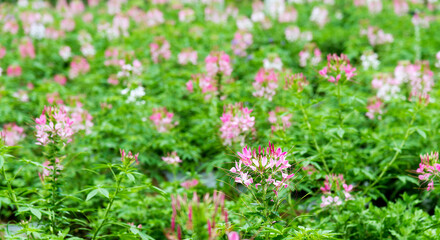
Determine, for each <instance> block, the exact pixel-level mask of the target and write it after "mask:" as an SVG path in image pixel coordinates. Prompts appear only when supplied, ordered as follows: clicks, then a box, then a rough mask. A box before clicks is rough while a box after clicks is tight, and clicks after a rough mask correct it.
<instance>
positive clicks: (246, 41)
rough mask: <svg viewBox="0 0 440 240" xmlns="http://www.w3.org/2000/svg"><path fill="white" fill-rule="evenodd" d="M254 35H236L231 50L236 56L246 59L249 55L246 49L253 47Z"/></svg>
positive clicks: (237, 33)
mask: <svg viewBox="0 0 440 240" xmlns="http://www.w3.org/2000/svg"><path fill="white" fill-rule="evenodd" d="M252 42H253V40H252V34H251V33H248V32H245V31H238V32H236V33H235V34H234V39H233V40H232V46H231V49H232V51H233V52H234V54H235V55H237V56H240V57H244V56H246V55H247V53H246V49H247V48H249V46H250V45H252Z"/></svg>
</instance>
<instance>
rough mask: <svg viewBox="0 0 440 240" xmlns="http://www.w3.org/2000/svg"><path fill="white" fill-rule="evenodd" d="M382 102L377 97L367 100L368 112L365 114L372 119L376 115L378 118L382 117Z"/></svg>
mask: <svg viewBox="0 0 440 240" xmlns="http://www.w3.org/2000/svg"><path fill="white" fill-rule="evenodd" d="M382 108H383V102H382V101H381V100H380V99H379V98H377V97H376V98H372V99H370V100H369V105H368V106H367V109H368V112H367V113H366V114H365V115H366V116H367V117H368V118H369V119H374V118H375V117H376V115H377V116H378V119H381V118H382V116H381V115H382V113H383V110H382Z"/></svg>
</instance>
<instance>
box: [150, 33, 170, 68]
mask: <svg viewBox="0 0 440 240" xmlns="http://www.w3.org/2000/svg"><path fill="white" fill-rule="evenodd" d="M150 54H151V59H152V60H153V62H154V63H159V62H160V61H161V59H165V60H168V59H169V58H170V57H171V51H170V43H169V42H168V41H167V40H166V39H165V38H164V37H156V38H154V41H153V42H152V43H151V44H150Z"/></svg>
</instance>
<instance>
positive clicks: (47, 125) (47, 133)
mask: <svg viewBox="0 0 440 240" xmlns="http://www.w3.org/2000/svg"><path fill="white" fill-rule="evenodd" d="M35 123H36V125H35V128H36V130H37V132H36V135H35V136H36V137H37V143H36V144H37V145H47V144H57V143H63V145H66V144H67V143H69V142H71V141H72V136H73V133H74V131H73V130H72V128H71V126H72V124H73V121H72V120H71V119H70V117H69V116H68V115H67V112H66V111H65V110H64V108H62V107H61V108H52V107H45V108H44V110H43V113H42V114H41V116H40V117H39V118H37V119H35Z"/></svg>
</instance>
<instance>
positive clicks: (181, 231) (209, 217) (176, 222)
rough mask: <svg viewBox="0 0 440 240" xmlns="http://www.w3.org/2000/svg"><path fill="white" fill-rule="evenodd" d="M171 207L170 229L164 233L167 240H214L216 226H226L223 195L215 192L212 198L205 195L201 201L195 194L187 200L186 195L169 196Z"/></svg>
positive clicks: (226, 215)
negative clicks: (196, 239)
mask: <svg viewBox="0 0 440 240" xmlns="http://www.w3.org/2000/svg"><path fill="white" fill-rule="evenodd" d="M171 206H172V210H173V212H172V215H171V228H170V229H169V231H168V232H167V233H166V236H167V239H169V240H176V239H178V240H181V239H186V238H187V237H190V236H197V237H198V239H206V240H215V239H217V237H218V233H217V226H218V224H219V223H222V222H223V223H224V224H228V212H227V210H226V208H225V194H224V193H222V192H218V191H216V190H214V193H213V194H212V196H210V194H209V193H207V194H206V195H205V196H204V197H203V199H200V198H199V196H197V193H196V192H194V194H193V197H192V199H188V197H187V195H186V194H185V195H183V196H171ZM191 234H194V235H191Z"/></svg>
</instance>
